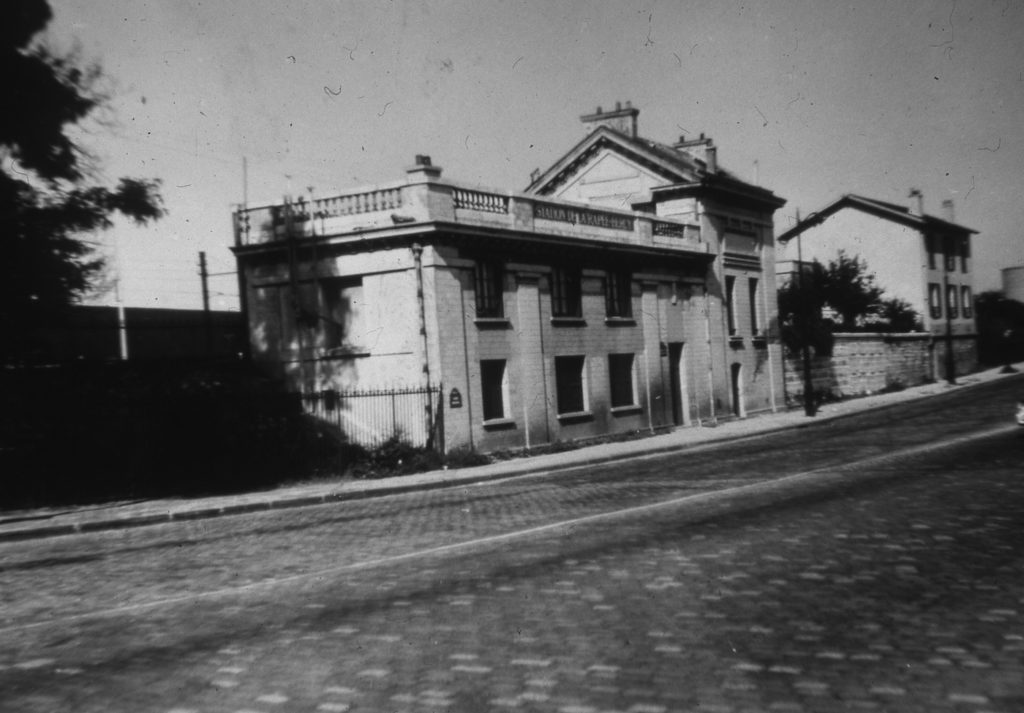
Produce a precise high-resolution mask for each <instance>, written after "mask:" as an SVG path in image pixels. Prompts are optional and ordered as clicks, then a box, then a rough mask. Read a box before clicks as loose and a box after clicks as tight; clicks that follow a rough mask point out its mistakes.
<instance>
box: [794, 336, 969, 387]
mask: <svg viewBox="0 0 1024 713" xmlns="http://www.w3.org/2000/svg"><path fill="white" fill-rule="evenodd" d="M945 349H946V343H945V340H944V339H941V338H940V339H935V338H934V337H933V336H932V335H929V334H916V333H911V334H883V333H864V334H859V333H849V334H848V333H842V334H836V335H835V346H834V348H833V350H832V356H831V357H812V359H811V378H812V381H813V384H814V391H815V393H817V394H819V398H826V399H827V398H848V397H851V396H863V395H866V394H873V393H878V392H880V391H887V390H897V389H901V388H906V387H908V386H917V385H919V384H923V383H927V382H930V381H934V380H936V379H943V378H945V376H946V373H945ZM953 353H954V356H955V358H956V370H957V374H960V375H962V374H968V373H971V372H972V371H975V370H976V369H977V366H978V365H977V340H976V339H975V337H973V336H971V337H968V338H957V339H956V340H955V341H954V342H953ZM784 363H785V372H786V379H785V383H786V401H787V403H788V404H790V405H796V404H798V403H800V401H801V399H802V398H803V392H804V385H803V365H802V362H801V360H800V356H799V354H787V355H786V357H785V362H784Z"/></svg>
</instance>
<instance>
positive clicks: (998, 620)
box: [0, 386, 1024, 713]
mask: <svg viewBox="0 0 1024 713" xmlns="http://www.w3.org/2000/svg"><path fill="white" fill-rule="evenodd" d="M1003 390H1005V389H1004V388H1003V387H996V386H993V387H990V388H989V389H988V390H986V389H981V388H979V389H977V390H975V391H974V392H973V395H972V396H971V397H970V398H962V397H961V398H957V399H955V400H952V401H950V402H949V403H947V404H946V406H947V408H934V404H932V405H928V404H923V403H921V404H908V405H906V406H903V407H901V408H900V409H895V410H892V411H888V412H885V413H881V414H873V415H865V416H863V417H858V419H859V420H858V419H846V420H844V421H843V422H841V423H840V422H837V423H836V424H835V425H833V426H825V427H823V428H818V429H809V430H805V431H802V432H799V433H788V434H776V435H773V436H770V437H766V438H764V439H758V440H757V441H751V442H744V443H738V444H733V445H732V446H730V447H728V448H727V449H722V450H719V451H714V452H712V451H708V452H703V453H693V454H687V455H685V457H680V456H678V455H677V456H672V457H664V456H663V457H652V458H647V459H643V460H640V461H631V462H629V463H628V468H627V467H626V466H627V464H625V463H619V464H613V465H608V466H603V467H592V468H588V469H586V470H582V471H576V472H568V473H561V474H558V475H556V476H552V477H534V478H529V479H518V480H514V481H503V482H497V483H490V484H486V485H478V486H474V487H471V488H458V489H454V490H444V491H429V492H420V493H412V494H408V495H404V496H399V497H392V498H382V499H379V500H366V501H357V502H351V503H343V504H335V505H328V506H320V507H315V508H303V509H296V510H289V511H282V512H270V513H260V514H254V515H247V516H237V517H230V518H221V519H217V520H207V521H197V522H192V523H174V524H168V525H161V526H156V527H149V528H141V529H137V530H130V531H119V532H111V533H97V534H92V535H81V536H75V537H63V538H53V539H49V540H38V541H31V542H23V543H8V544H6V545H0V602H2V604H3V614H2V622H0V642H3V643H0V710H12V711H14V710H17V711H29V712H31V711H59V710H68V711H101V710H102V711H107V710H112V711H118V710H125V711H129V710H132V711H150V710H152V711H162V712H166V713H186V712H191V713H207V712H211V713H212V712H218V713H219V712H222V711H223V712H228V713H240V712H241V711H261V712H263V713H269V712H270V711H348V710H352V711H356V710H367V711H380V710H386V711H444V710H451V711H455V710H458V711H477V710H522V711H534V710H536V711H561V712H562V713H584V712H585V711H625V712H628V713H652V712H656V711H666V712H667V711H718V712H729V711H737V712H739V711H833V710H835V711H840V710H842V711H846V710H883V711H885V710H892V711H918V710H920V711H947V710H948V711H1006V712H1009V711H1017V710H1021V709H1024V673H1022V672H1024V626H1022V624H1021V612H1024V567H1022V566H1021V565H1022V556H1021V544H1022V540H1024V528H1022V525H1024V522H1022V521H1024V509H1022V505H1024V479H1021V477H1020V476H1021V467H1020V464H1021V463H1022V462H1024V438H1021V432H1019V431H1014V432H1007V431H1005V430H1003V431H992V429H991V426H992V424H998V423H1001V422H1003V421H1005V419H1006V416H1005V414H1003V413H1002V412H1003V411H1004V410H1005V409H1002V408H1001V406H1000V405H999V404H995V405H994V403H993V402H998V401H999V400H1000V399H998V398H997V395H998V394H999V393H1000V392H1001V391H1003ZM986 428H987V429H988V430H989V431H992V433H991V435H989V436H987V437H985V438H980V439H977V440H974V441H969V442H965V443H963V444H960V445H958V446H956V447H950V448H947V449H944V450H943V449H938V450H932V451H924V452H922V453H919V454H917V455H914V456H906V455H899V454H898V451H901V450H905V449H906V448H908V447H914V446H921V445H923V444H928V443H934V442H935V441H936V440H937V439H938V440H942V439H946V440H948V439H951V438H953V437H955V436H957V435H962V434H968V433H971V432H972V431H978V430H979V429H982V430H983V429H986ZM889 454H893V455H891V457H890V455H889ZM819 468H820V469H825V470H827V471H830V472H839V473H840V474H841V475H842V477H843V478H845V479H848V486H847V487H846V488H845V489H843V490H842V492H840V493H839V495H838V496H836V495H828V494H825V493H822V492H820V491H812V492H808V493H806V494H805V497H804V498H803V500H800V501H797V502H794V503H791V504H790V505H788V506H779V505H776V506H772V507H764V508H762V509H760V510H754V511H750V510H749V508H748V509H747V511H746V512H745V513H736V514H733V515H727V516H721V515H720V516H718V517H715V518H713V519H704V520H702V518H701V517H700V513H697V515H698V516H697V517H696V518H694V517H693V513H692V512H690V510H692V508H690V506H689V505H688V504H687V503H685V502H683V503H679V504H678V506H672V507H668V508H652V509H649V510H645V511H642V512H634V513H626V514H624V515H622V516H621V517H619V518H618V519H614V520H613V519H605V520H600V519H598V520H594V519H591V520H587V519H581V518H587V517H592V516H594V515H598V514H600V513H606V512H609V511H612V510H616V509H621V508H623V507H628V506H642V505H644V504H649V503H656V502H664V501H666V500H668V499H671V498H678V497H679V496H680V495H686V494H689V493H694V492H700V491H707V490H715V489H720V488H722V487H724V486H728V485H731V484H735V483H743V482H749V481H752V480H763V479H766V478H772V477H778V476H781V475H785V474H788V473H794V472H799V471H808V470H813V469H819ZM869 476H870V477H873V478H877V477H881V478H883V480H881V481H878V480H870V481H869V480H865V478H867V477H869ZM688 508H690V510H688ZM687 513H689V519H687ZM555 520H558V521H563V522H564V521H572V522H569V523H567V524H565V525H564V526H562V527H558V528H553V529H552V528H546V526H547V525H549V524H550V523H551V522H552V521H555ZM530 528H533V529H534V532H532V533H527V534H522V535H520V536H518V537H517V538H515V539H502V537H503V536H504V535H505V534H506V533H509V532H513V531H516V532H523V531H525V530H529V529H530ZM488 538H489V539H488ZM463 542H475V543H477V544H476V545H474V546H472V547H465V548H452V547H450V546H451V545H453V544H455V543H463ZM446 547H447V548H448V549H445V548H446ZM389 557H390V558H393V559H390V560H388V559H386V558H389ZM288 577H291V579H288ZM218 590H219V591H218Z"/></svg>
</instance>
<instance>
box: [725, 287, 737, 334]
mask: <svg viewBox="0 0 1024 713" xmlns="http://www.w3.org/2000/svg"><path fill="white" fill-rule="evenodd" d="M725 314H726V318H727V320H728V324H729V336H730V337H732V336H735V335H736V278H735V277H733V276H732V275H726V276H725Z"/></svg>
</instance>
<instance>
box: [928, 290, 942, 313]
mask: <svg viewBox="0 0 1024 713" xmlns="http://www.w3.org/2000/svg"><path fill="white" fill-rule="evenodd" d="M928 310H929V314H931V316H932V319H939V318H940V317H942V287H941V286H939V285H937V284H936V283H934V282H931V283H929V284H928Z"/></svg>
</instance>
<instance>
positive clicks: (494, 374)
mask: <svg viewBox="0 0 1024 713" xmlns="http://www.w3.org/2000/svg"><path fill="white" fill-rule="evenodd" d="M480 383H481V389H480V393H481V396H482V397H483V401H484V420H485V421H492V420H494V419H499V418H508V412H507V411H506V406H507V405H508V372H507V369H506V368H505V360H504V359H484V360H482V361H481V362H480Z"/></svg>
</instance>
